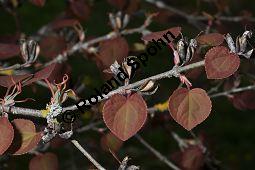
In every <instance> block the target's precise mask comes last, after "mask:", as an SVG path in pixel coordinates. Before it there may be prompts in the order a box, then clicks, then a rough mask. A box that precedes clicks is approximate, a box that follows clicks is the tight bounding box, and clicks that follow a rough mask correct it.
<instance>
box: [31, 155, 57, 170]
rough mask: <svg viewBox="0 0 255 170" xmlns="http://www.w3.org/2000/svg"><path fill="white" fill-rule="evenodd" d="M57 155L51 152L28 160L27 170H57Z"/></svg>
mask: <svg viewBox="0 0 255 170" xmlns="http://www.w3.org/2000/svg"><path fill="white" fill-rule="evenodd" d="M58 169H59V167H58V157H57V156H56V155H55V154H53V153H45V154H40V155H37V156H35V157H33V159H31V161H30V162H29V170H58Z"/></svg>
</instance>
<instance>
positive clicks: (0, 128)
mask: <svg viewBox="0 0 255 170" xmlns="http://www.w3.org/2000/svg"><path fill="white" fill-rule="evenodd" d="M13 137H14V130H13V127H12V125H11V123H10V122H9V120H8V119H7V118H6V117H0V155H2V154H3V153H4V152H5V151H6V150H7V149H8V148H9V146H10V145H11V143H12V140H13Z"/></svg>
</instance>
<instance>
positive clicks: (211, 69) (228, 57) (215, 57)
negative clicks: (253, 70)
mask: <svg viewBox="0 0 255 170" xmlns="http://www.w3.org/2000/svg"><path fill="white" fill-rule="evenodd" d="M239 65H240V58H239V57H238V55H236V54H233V53H230V52H229V50H228V49H227V48H226V47H223V46H219V47H214V48H212V49H210V50H209V51H208V52H207V53H206V55H205V71H206V75H207V78H208V79H223V78H226V77H229V76H231V75H232V74H234V73H235V72H236V70H237V69H238V68H239Z"/></svg>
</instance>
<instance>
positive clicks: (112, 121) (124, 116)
mask: <svg viewBox="0 0 255 170" xmlns="http://www.w3.org/2000/svg"><path fill="white" fill-rule="evenodd" d="M103 118H104V122H105V124H106V126H107V127H108V128H109V129H110V130H111V132H112V133H113V134H114V135H116V136H117V137H118V138H119V139H121V140H122V141H126V140H127V139H129V138H130V137H132V136H133V135H135V134H136V133H137V132H138V131H139V130H140V129H141V127H142V126H143V124H144V123H145V121H146V118H147V105H146V103H145V101H144V100H143V98H142V96H141V95H139V94H137V93H134V94H132V95H130V96H128V97H125V96H123V95H120V94H116V95H114V96H112V97H111V98H110V99H109V100H107V102H106V103H105V104H104V107H103Z"/></svg>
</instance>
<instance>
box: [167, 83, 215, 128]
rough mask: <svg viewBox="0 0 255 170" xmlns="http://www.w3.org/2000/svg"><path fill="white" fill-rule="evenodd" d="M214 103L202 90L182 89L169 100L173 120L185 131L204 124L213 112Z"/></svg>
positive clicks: (176, 91) (175, 92)
mask: <svg viewBox="0 0 255 170" xmlns="http://www.w3.org/2000/svg"><path fill="white" fill-rule="evenodd" d="M211 107H212V103H211V100H210V98H209V97H208V95H207V93H206V92H205V91H204V90H203V89H200V88H195V89H192V90H188V89H186V88H180V89H177V90H175V91H174V92H173V94H172V95H171V96H170V98H169V105H168V109H169V112H170V115H171V116H172V117H173V119H174V120H175V121H176V122H177V123H179V124H180V125H182V126H183V127H184V128H185V129H187V130H191V129H193V128H194V127H195V126H197V125H198V124H200V123H202V122H203V121H204V120H205V119H206V118H207V117H208V116H209V114H210V112H211Z"/></svg>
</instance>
